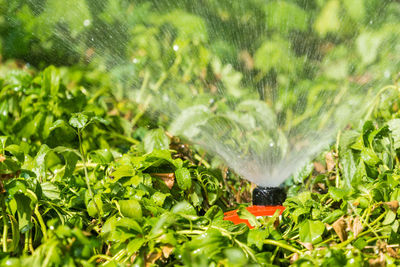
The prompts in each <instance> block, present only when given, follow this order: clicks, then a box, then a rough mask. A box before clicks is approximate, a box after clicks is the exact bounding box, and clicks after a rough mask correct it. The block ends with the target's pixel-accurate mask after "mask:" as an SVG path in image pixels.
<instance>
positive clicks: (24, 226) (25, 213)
mask: <svg viewBox="0 0 400 267" xmlns="http://www.w3.org/2000/svg"><path fill="white" fill-rule="evenodd" d="M14 199H15V201H16V202H17V213H18V224H19V230H20V232H21V233H25V232H27V231H28V230H30V229H31V228H32V227H33V223H32V222H31V215H32V208H31V199H30V198H29V197H27V196H25V195H24V194H15V195H14Z"/></svg>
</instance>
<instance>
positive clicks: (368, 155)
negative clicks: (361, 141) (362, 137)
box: [361, 148, 381, 166]
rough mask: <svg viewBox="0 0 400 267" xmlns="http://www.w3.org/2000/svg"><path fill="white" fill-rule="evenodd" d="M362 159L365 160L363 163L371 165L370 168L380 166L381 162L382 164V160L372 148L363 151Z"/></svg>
mask: <svg viewBox="0 0 400 267" xmlns="http://www.w3.org/2000/svg"><path fill="white" fill-rule="evenodd" d="M361 158H362V159H363V161H364V162H365V163H366V164H368V165H370V166H375V165H376V164H378V163H379V162H381V160H380V159H379V157H378V156H377V155H376V154H375V152H374V151H373V150H372V149H370V148H364V149H363V150H362V151H361Z"/></svg>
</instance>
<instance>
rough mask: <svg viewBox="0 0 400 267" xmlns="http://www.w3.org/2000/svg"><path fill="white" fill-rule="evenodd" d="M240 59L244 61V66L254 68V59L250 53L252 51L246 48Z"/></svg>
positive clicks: (249, 68)
mask: <svg viewBox="0 0 400 267" xmlns="http://www.w3.org/2000/svg"><path fill="white" fill-rule="evenodd" d="M239 58H240V60H241V61H242V62H243V63H244V66H245V67H246V69H248V70H252V69H253V68H254V59H253V58H252V56H251V55H250V53H249V52H248V51H246V50H243V51H241V52H240V54H239Z"/></svg>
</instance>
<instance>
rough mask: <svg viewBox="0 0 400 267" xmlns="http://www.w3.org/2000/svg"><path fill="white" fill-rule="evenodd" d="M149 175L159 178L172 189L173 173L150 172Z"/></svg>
mask: <svg viewBox="0 0 400 267" xmlns="http://www.w3.org/2000/svg"><path fill="white" fill-rule="evenodd" d="M150 175H151V176H154V177H159V178H161V179H162V180H163V181H164V183H165V184H166V185H167V187H168V188H169V189H172V187H173V186H174V183H175V173H173V172H171V173H151V174H150Z"/></svg>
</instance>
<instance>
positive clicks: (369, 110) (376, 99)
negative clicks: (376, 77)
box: [364, 85, 397, 121]
mask: <svg viewBox="0 0 400 267" xmlns="http://www.w3.org/2000/svg"><path fill="white" fill-rule="evenodd" d="M389 89H397V87H396V86H395V85H387V86H385V87H383V88H382V89H381V90H379V92H378V93H377V94H376V95H375V97H374V99H373V100H372V104H371V107H370V108H369V109H368V112H367V114H366V115H365V117H364V121H367V120H368V119H369V118H370V117H371V115H372V112H373V111H374V109H375V106H376V105H377V104H378V103H379V97H380V96H381V94H383V93H384V92H385V91H387V90H389Z"/></svg>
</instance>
